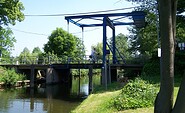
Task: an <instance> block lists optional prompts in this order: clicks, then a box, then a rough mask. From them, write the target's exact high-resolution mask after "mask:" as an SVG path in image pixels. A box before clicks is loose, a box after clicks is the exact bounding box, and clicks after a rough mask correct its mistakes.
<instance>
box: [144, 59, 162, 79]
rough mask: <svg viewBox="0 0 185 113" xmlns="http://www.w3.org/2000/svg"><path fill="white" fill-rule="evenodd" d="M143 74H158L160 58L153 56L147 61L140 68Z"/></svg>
mask: <svg viewBox="0 0 185 113" xmlns="http://www.w3.org/2000/svg"><path fill="white" fill-rule="evenodd" d="M142 75H143V76H159V75H160V59H159V58H156V59H155V58H153V59H150V61H149V62H147V63H146V64H145V65H144V67H143V70H142Z"/></svg>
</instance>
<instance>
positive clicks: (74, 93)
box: [0, 77, 99, 113]
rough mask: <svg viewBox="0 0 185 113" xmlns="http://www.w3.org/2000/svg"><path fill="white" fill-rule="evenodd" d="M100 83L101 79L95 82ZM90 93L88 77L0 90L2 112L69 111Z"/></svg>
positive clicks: (0, 108)
mask: <svg viewBox="0 0 185 113" xmlns="http://www.w3.org/2000/svg"><path fill="white" fill-rule="evenodd" d="M95 84H99V81H97V82H95ZM79 86H80V87H79ZM87 95H88V77H85V78H83V79H82V78H81V79H80V84H79V79H74V80H73V82H72V87H71V88H70V87H69V86H66V85H52V86H39V88H34V89H30V88H20V89H4V90H1V91H0V113H16V112H19V113H30V112H31V113H69V112H70V111H71V110H72V109H74V108H75V107H76V106H78V105H79V104H80V102H81V101H82V100H83V98H81V97H86V96H87Z"/></svg>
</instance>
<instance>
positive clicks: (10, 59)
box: [0, 55, 102, 65]
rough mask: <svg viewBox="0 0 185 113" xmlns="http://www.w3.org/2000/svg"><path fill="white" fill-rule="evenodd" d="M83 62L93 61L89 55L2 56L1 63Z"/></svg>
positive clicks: (99, 60)
mask: <svg viewBox="0 0 185 113" xmlns="http://www.w3.org/2000/svg"><path fill="white" fill-rule="evenodd" d="M59 63H62V64H82V63H93V61H92V59H91V58H90V57H89V55H86V56H84V57H83V58H70V57H52V56H47V57H34V56H31V57H16V58H14V57H1V58H0V64H14V65H19V64H59ZM96 63H102V60H101V59H98V60H97V61H96Z"/></svg>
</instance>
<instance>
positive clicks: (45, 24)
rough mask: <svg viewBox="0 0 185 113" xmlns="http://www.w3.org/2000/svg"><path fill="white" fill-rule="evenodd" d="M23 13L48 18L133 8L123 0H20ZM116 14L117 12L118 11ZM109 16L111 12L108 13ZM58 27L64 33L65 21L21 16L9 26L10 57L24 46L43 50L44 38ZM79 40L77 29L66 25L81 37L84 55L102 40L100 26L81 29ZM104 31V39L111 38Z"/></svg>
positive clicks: (125, 30)
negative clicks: (20, 19) (20, 18)
mask: <svg viewBox="0 0 185 113" xmlns="http://www.w3.org/2000/svg"><path fill="white" fill-rule="evenodd" d="M20 1H21V2H22V3H23V5H24V7H25V10H24V11H23V13H24V14H25V15H48V14H49V15H50V14H51V15H52V14H73V13H85V12H94V11H103V10H112V9H119V8H128V7H133V6H135V5H134V4H132V3H130V2H126V1H124V0H121V1H120V0H20ZM131 11H132V9H129V10H122V11H121V12H122V13H127V12H131ZM119 12H120V11H119ZM111 13H112V12H111ZM57 27H60V28H62V29H64V30H66V31H68V25H67V21H66V20H65V17H64V16H52V17H48V16H25V20H24V21H22V22H17V23H16V25H14V26H10V28H11V29H12V31H13V33H14V37H15V39H16V40H17V41H16V43H15V44H14V45H15V47H14V50H13V51H12V56H18V55H19V54H20V53H21V52H22V51H23V49H24V48H25V47H27V48H28V49H29V50H30V52H32V50H33V48H34V47H39V48H40V49H42V50H43V47H44V44H46V43H47V42H48V36H49V35H50V34H51V33H52V31H53V30H55V29H56V28H57ZM127 27H128V26H122V27H116V35H117V34H119V33H123V34H128V30H127ZM84 31H85V32H84V36H83V37H82V33H81V28H79V27H78V26H75V25H73V24H69V32H70V33H73V34H74V35H76V36H77V37H79V38H81V39H82V38H83V41H84V45H85V49H86V51H87V52H86V54H87V55H89V54H90V51H91V46H92V45H96V44H97V43H98V42H102V40H103V32H102V31H103V30H102V27H91V28H84ZM111 35H112V34H111V32H110V29H108V32H107V37H111Z"/></svg>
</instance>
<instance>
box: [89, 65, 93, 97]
mask: <svg viewBox="0 0 185 113" xmlns="http://www.w3.org/2000/svg"><path fill="white" fill-rule="evenodd" d="M92 76H93V66H92V65H91V66H89V94H90V93H91V92H92V89H93V83H92Z"/></svg>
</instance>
